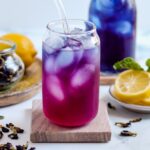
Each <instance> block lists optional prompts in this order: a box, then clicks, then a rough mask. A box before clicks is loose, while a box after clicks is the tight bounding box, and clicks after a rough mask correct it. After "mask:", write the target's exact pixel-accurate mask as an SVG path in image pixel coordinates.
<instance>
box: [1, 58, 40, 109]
mask: <svg viewBox="0 0 150 150" xmlns="http://www.w3.org/2000/svg"><path fill="white" fill-rule="evenodd" d="M41 69H42V62H41V60H40V59H36V60H35V62H34V63H33V64H32V65H31V66H29V67H28V68H27V69H26V72H25V75H24V77H23V79H22V80H21V81H20V82H18V83H17V84H16V85H15V86H14V87H12V88H11V89H10V90H7V91H5V92H2V93H0V107H2V106H8V105H13V104H17V103H20V102H22V101H25V100H28V99H29V98H31V97H33V96H34V95H35V94H37V93H38V92H39V90H40V89H41V76H42V70H41Z"/></svg>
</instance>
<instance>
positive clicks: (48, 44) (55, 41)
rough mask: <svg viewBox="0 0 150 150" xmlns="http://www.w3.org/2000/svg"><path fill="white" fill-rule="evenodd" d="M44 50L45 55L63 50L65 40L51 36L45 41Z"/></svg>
mask: <svg viewBox="0 0 150 150" xmlns="http://www.w3.org/2000/svg"><path fill="white" fill-rule="evenodd" d="M44 43H45V44H44V50H46V52H47V53H52V52H53V51H55V50H59V49H61V48H63V47H64V46H65V44H66V39H64V38H61V37H59V36H53V37H50V38H48V39H46V40H45V42H44Z"/></svg>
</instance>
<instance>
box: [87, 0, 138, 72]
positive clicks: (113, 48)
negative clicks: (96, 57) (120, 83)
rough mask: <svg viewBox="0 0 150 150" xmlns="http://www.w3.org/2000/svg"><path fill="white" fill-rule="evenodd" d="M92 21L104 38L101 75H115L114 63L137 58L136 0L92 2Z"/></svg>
mask: <svg viewBox="0 0 150 150" xmlns="http://www.w3.org/2000/svg"><path fill="white" fill-rule="evenodd" d="M89 20H90V21H92V22H94V23H95V24H96V26H97V32H98V35H99V36H100V39H101V72H102V73H104V74H109V73H114V72H115V70H114V69H113V64H114V63H115V62H117V61H119V60H121V59H123V58H125V57H133V58H134V57H135V42H136V5H135V1H134V0H92V1H91V5H90V10H89Z"/></svg>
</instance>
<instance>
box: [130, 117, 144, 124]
mask: <svg viewBox="0 0 150 150" xmlns="http://www.w3.org/2000/svg"><path fill="white" fill-rule="evenodd" d="M140 121H142V118H135V119H132V120H130V121H129V122H130V123H136V122H140Z"/></svg>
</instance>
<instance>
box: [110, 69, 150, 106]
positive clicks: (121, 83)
mask: <svg viewBox="0 0 150 150" xmlns="http://www.w3.org/2000/svg"><path fill="white" fill-rule="evenodd" d="M149 94H150V74H149V73H148V72H144V71H135V70H127V71H124V72H123V73H121V74H119V76H118V77H117V79H116V81H115V86H114V91H113V95H114V96H115V97H116V98H118V99H119V100H120V101H123V102H125V103H132V104H136V103H139V102H140V101H141V100H144V99H146V98H147V97H148V96H149Z"/></svg>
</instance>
